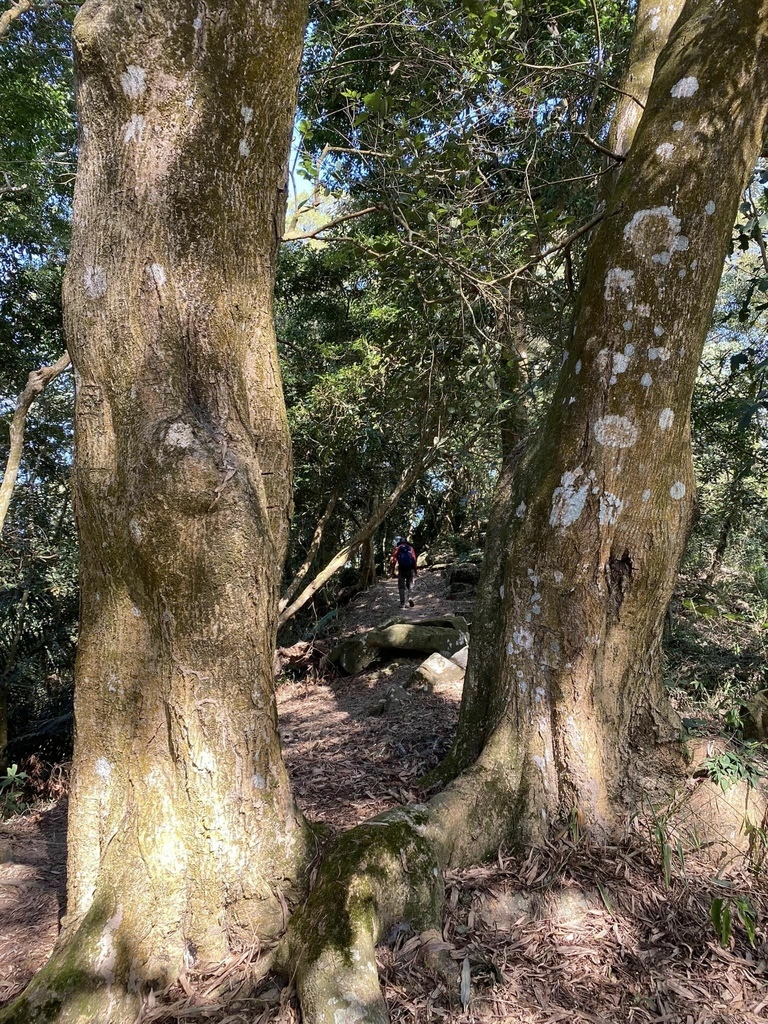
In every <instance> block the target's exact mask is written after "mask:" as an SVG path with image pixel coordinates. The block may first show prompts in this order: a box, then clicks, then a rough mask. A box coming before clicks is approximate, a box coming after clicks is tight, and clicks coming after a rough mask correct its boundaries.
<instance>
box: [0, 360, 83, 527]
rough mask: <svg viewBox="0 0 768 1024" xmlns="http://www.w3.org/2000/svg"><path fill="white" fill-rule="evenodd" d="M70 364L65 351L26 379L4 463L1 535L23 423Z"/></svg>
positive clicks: (0, 496) (0, 489)
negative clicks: (35, 403)
mask: <svg viewBox="0 0 768 1024" xmlns="http://www.w3.org/2000/svg"><path fill="white" fill-rule="evenodd" d="M69 365H70V359H69V353H68V352H65V353H64V355H63V356H61V357H60V358H59V359H58V360H57V361H56V362H55V363H54V364H53V365H52V366H41V367H40V369H39V370H33V371H32V373H30V375H29V378H28V380H27V386H26V387H25V388H24V390H23V391H22V393H21V394H20V395H19V398H18V400H17V402H16V409H15V411H14V414H13V419H12V420H11V430H10V444H9V450H8V460H7V462H6V464H5V473H4V475H3V482H2V483H1V484H0V534H1V533H2V532H3V526H4V525H5V517H6V516H7V514H8V507H9V505H10V504H11V496H12V494H13V488H14V486H15V485H16V477H17V476H18V475H19V466H20V465H21V453H22V450H23V447H24V423H25V420H26V418H27V413H28V412H29V409H30V406H31V405H32V403H33V402H34V401H35V399H36V398H37V397H38V396H39V395H40V394H41V393H42V391H43V390H44V389H45V388H46V387H47V386H48V385H49V384H50V383H51V381H52V380H55V379H56V378H57V377H58V376H60V374H62V373H63V372H64V371H65V370H66V369H68V368H69Z"/></svg>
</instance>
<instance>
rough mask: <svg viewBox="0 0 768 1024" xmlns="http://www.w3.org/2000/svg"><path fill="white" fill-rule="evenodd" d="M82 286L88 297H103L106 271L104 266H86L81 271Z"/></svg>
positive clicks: (105, 290) (105, 291) (105, 292)
mask: <svg viewBox="0 0 768 1024" xmlns="http://www.w3.org/2000/svg"><path fill="white" fill-rule="evenodd" d="M83 288H85V294H86V295H87V296H88V298H89V299H92V300H93V301H95V300H96V299H103V298H104V296H105V295H106V294H107V273H106V271H105V270H104V267H100V266H98V265H96V266H94V267H86V268H85V271H84V272H83Z"/></svg>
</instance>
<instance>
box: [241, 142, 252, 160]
mask: <svg viewBox="0 0 768 1024" xmlns="http://www.w3.org/2000/svg"><path fill="white" fill-rule="evenodd" d="M238 153H239V154H240V156H250V154H251V147H250V146H249V145H248V140H247V139H240V145H239V146H238Z"/></svg>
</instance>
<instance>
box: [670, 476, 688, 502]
mask: <svg viewBox="0 0 768 1024" xmlns="http://www.w3.org/2000/svg"><path fill="white" fill-rule="evenodd" d="M669 494H670V497H672V498H674V499H675V501H679V500H680V499H681V498H684V497H685V484H684V483H683V481H682V480H677V481H675V483H673V484H672V486H671V487H670V488H669Z"/></svg>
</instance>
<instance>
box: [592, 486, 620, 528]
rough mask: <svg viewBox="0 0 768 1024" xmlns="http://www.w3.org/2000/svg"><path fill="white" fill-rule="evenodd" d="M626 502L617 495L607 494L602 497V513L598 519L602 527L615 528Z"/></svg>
mask: <svg viewBox="0 0 768 1024" xmlns="http://www.w3.org/2000/svg"><path fill="white" fill-rule="evenodd" d="M623 508H624V502H623V501H622V500H621V498H619V497H617V496H616V495H615V494H611V493H609V492H606V493H605V494H603V495H601V496H600V512H599V514H598V519H599V522H600V525H601V526H613V524H614V523H616V522H617V521H618V518H619V516H620V515H621V510H622V509H623Z"/></svg>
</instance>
